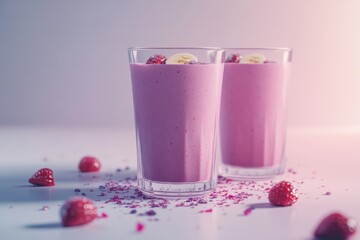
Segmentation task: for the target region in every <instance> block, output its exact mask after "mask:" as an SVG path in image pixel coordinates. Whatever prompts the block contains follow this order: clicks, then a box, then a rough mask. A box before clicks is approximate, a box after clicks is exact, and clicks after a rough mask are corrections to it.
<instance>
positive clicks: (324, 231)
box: [314, 212, 356, 240]
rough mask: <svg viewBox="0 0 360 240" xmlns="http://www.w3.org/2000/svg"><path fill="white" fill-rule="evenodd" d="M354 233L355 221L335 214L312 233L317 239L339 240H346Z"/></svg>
mask: <svg viewBox="0 0 360 240" xmlns="http://www.w3.org/2000/svg"><path fill="white" fill-rule="evenodd" d="M355 231H356V222H355V220H353V219H351V218H347V217H345V216H344V215H342V214H341V213H338V212H335V213H332V214H330V215H328V216H327V217H326V218H324V219H323V220H322V221H321V222H320V224H319V225H318V226H317V228H316V230H315V232H314V236H315V237H316V238H317V239H324V240H325V239H328V240H341V239H348V238H349V237H350V236H351V235H353V234H354V233H355Z"/></svg>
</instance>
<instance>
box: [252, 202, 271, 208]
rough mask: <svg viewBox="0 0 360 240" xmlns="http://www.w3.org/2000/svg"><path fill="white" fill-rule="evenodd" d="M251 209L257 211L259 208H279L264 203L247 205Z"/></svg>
mask: <svg viewBox="0 0 360 240" xmlns="http://www.w3.org/2000/svg"><path fill="white" fill-rule="evenodd" d="M247 206H248V207H249V208H252V209H257V208H277V206H274V205H272V204H270V203H267V202H264V203H253V204H248V205H247Z"/></svg>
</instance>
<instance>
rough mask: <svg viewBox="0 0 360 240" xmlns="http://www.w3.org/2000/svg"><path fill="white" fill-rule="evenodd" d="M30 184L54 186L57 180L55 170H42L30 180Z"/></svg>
mask: <svg viewBox="0 0 360 240" xmlns="http://www.w3.org/2000/svg"><path fill="white" fill-rule="evenodd" d="M29 183H31V184H34V185H36V186H54V185H55V180H54V176H53V170H51V169H50V168H42V169H40V170H39V171H37V172H36V173H34V175H33V176H32V177H31V178H29Z"/></svg>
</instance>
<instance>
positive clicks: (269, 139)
mask: <svg viewBox="0 0 360 240" xmlns="http://www.w3.org/2000/svg"><path fill="white" fill-rule="evenodd" d="M225 51H226V59H225V64H224V65H225V66H224V78H223V88H222V99H221V113H220V139H221V159H222V160H221V166H220V174H221V175H223V176H227V177H230V178H234V179H236V178H239V179H242V178H268V177H272V176H274V175H278V174H282V173H283V172H284V168H285V155H284V151H285V139H286V84H287V80H288V74H289V70H290V64H291V63H290V62H291V55H292V51H291V49H288V48H227V49H225Z"/></svg>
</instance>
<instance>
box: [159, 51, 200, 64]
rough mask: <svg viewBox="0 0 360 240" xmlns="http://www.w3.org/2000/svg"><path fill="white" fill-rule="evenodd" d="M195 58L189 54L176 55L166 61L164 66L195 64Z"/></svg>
mask: <svg viewBox="0 0 360 240" xmlns="http://www.w3.org/2000/svg"><path fill="white" fill-rule="evenodd" d="M197 61H198V59H197V57H196V56H194V55H192V54H190V53H177V54H175V55H172V56H171V57H169V58H168V59H167V60H166V64H187V63H189V62H197Z"/></svg>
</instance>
